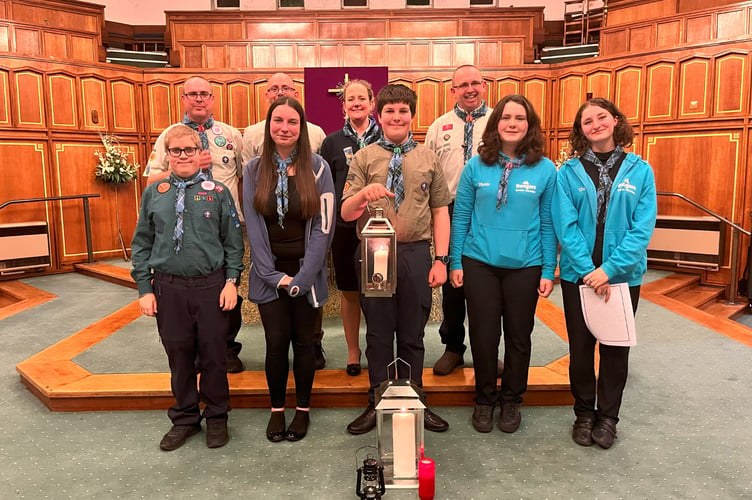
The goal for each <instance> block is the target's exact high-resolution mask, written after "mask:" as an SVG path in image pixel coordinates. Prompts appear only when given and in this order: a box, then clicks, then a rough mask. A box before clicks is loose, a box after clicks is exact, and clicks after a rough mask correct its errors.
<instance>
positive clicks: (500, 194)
mask: <svg viewBox="0 0 752 500" xmlns="http://www.w3.org/2000/svg"><path fill="white" fill-rule="evenodd" d="M524 162H525V155H522V156H521V157H519V158H515V159H511V158H509V157H508V156H507V155H505V154H504V153H502V152H501V151H499V164H500V165H504V171H503V172H502V173H501V180H500V181H499V190H498V191H497V192H496V210H501V206H502V205H506V204H507V191H508V189H507V188H508V186H509V176H510V175H512V170H514V169H515V168H518V167H521V166H522V164H523V163H524Z"/></svg>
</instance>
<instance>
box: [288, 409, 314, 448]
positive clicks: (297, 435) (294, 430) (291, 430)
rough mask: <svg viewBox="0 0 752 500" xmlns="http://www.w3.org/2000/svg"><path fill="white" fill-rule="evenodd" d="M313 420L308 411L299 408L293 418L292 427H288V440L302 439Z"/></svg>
mask: <svg viewBox="0 0 752 500" xmlns="http://www.w3.org/2000/svg"><path fill="white" fill-rule="evenodd" d="M310 422H311V416H310V415H309V412H307V411H301V410H297V411H295V416H294V417H293V418H292V423H290V427H288V428H287V433H286V434H285V439H287V440H288V441H300V440H301V439H303V438H304V437H305V435H306V434H307V433H308V424H309V423H310Z"/></svg>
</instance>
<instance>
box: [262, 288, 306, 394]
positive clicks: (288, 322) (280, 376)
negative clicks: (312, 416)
mask: <svg viewBox="0 0 752 500" xmlns="http://www.w3.org/2000/svg"><path fill="white" fill-rule="evenodd" d="M258 309H259V314H260V316H261V323H262V324H263V326H264V336H265V337H266V360H265V363H264V370H265V372H266V383H267V384H268V386H269V396H270V397H271V403H272V408H283V407H284V406H285V393H286V391H287V377H288V374H289V371H290V360H289V352H290V344H292V353H293V362H292V371H293V376H294V377H295V400H296V404H297V406H299V407H300V408H308V407H309V406H311V390H312V388H313V376H314V373H315V363H314V354H313V333H314V332H313V330H314V323H315V321H316V309H314V308H313V307H312V306H311V305H310V304H309V303H308V299H307V298H306V297H305V296H303V297H290V296H289V295H287V292H286V291H285V290H280V291H279V298H278V299H276V300H273V301H271V302H267V303H266V304H259V306H258Z"/></svg>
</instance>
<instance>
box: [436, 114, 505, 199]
mask: <svg viewBox="0 0 752 500" xmlns="http://www.w3.org/2000/svg"><path fill="white" fill-rule="evenodd" d="M492 111H493V108H488V112H487V113H486V114H485V115H484V116H481V117H480V118H477V119H476V120H475V125H474V126H473V149H472V154H471V155H470V156H471V157H472V156H475V155H477V154H478V146H479V145H480V141H481V139H482V138H483V132H484V131H485V130H486V124H487V123H488V117H489V116H490V115H491V112H492ZM464 144H465V121H464V120H462V119H460V117H459V116H457V113H455V112H454V110H452V111H450V112H449V113H445V114H443V115H441V116H440V117H438V118H437V119H436V121H434V122H433V123H432V124H431V126H430V127H428V132H427V133H426V146H427V147H428V149H430V150H431V151H433V152H434V153H436V155H437V156H438V157H439V164H440V165H441V168H443V169H444V177H446V180H447V185H448V187H449V192H450V193H451V195H452V201H454V196H455V195H456V194H457V184H459V182H460V175H461V174H462V169H463V168H465V148H464V147H463V146H464Z"/></svg>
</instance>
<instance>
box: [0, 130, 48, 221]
mask: <svg viewBox="0 0 752 500" xmlns="http://www.w3.org/2000/svg"><path fill="white" fill-rule="evenodd" d="M47 158H48V155H47V143H46V141H41V140H16V139H4V140H3V141H1V142H0V165H4V167H3V168H0V186H4V189H3V198H2V199H3V201H9V200H22V199H25V198H42V197H46V196H49V195H50V193H49V191H48V189H49V183H48V179H47V172H48V171H47ZM12 165H22V166H23V179H21V177H20V176H19V175H18V173H19V170H18V169H17V168H11V167H10V166H12ZM33 221H45V222H47V224H48V225H49V226H50V227H51V226H52V225H53V222H52V214H51V204H50V203H24V204H19V205H10V206H8V207H5V208H4V209H2V210H0V224H8V223H13V222H33Z"/></svg>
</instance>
